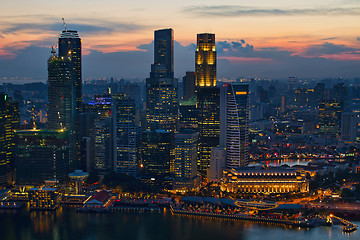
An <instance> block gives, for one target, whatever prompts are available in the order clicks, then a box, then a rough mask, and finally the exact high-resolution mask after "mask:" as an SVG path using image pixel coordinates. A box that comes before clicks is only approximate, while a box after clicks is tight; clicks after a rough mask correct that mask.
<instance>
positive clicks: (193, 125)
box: [179, 96, 198, 131]
mask: <svg viewBox="0 0 360 240" xmlns="http://www.w3.org/2000/svg"><path fill="white" fill-rule="evenodd" d="M179 110H180V119H179V129H180V131H182V130H185V129H191V130H194V131H198V119H197V109H196V96H193V97H192V98H190V99H188V100H183V101H180V104H179Z"/></svg>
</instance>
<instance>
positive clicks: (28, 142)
mask: <svg viewBox="0 0 360 240" xmlns="http://www.w3.org/2000/svg"><path fill="white" fill-rule="evenodd" d="M15 142H16V145H15V167H16V184H17V185H39V184H43V183H44V181H45V180H48V179H56V180H59V181H60V182H64V181H65V180H66V179H67V173H68V158H69V134H68V132H67V131H64V130H21V131H16V132H15Z"/></svg>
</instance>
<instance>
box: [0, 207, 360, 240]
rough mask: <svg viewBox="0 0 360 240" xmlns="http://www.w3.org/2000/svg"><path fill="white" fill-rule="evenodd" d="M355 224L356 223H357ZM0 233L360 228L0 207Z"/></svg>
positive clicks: (204, 234) (81, 235) (182, 239)
mask: <svg viewBox="0 0 360 240" xmlns="http://www.w3.org/2000/svg"><path fill="white" fill-rule="evenodd" d="M358 225H359V223H358ZM0 229H1V231H0V239H1V240H3V239H4V240H12V239H21V240H23V239H25V240H41V239H46V240H50V239H53V240H67V239H76V240H102V239H104V240H105V239H124V240H131V239H136V240H153V239H154V240H199V239H206V240H215V239H219V240H227V239H229V240H230V239H231V240H264V239H265V240H272V239H276V240H281V239H290V240H303V239H306V240H324V239H335V240H336V239H360V233H359V232H354V233H352V234H350V235H348V234H343V233H342V231H341V226H334V227H317V228H313V229H299V228H295V227H291V228H289V227H286V226H284V225H277V224H263V223H254V222H247V221H236V220H225V219H216V218H204V217H195V216H192V217H188V216H178V215H177V216H175V215H171V214H170V213H169V212H168V211H167V212H164V213H160V214H159V213H142V214H138V213H122V212H116V213H108V214H90V213H76V212H75V209H71V208H59V209H58V210H56V211H54V212H44V211H32V212H28V211H27V210H25V209H23V210H20V211H17V212H15V211H0Z"/></svg>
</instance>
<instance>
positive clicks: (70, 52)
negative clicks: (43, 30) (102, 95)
mask: <svg viewBox="0 0 360 240" xmlns="http://www.w3.org/2000/svg"><path fill="white" fill-rule="evenodd" d="M59 57H60V58H61V57H63V58H70V59H71V62H72V70H73V75H74V79H73V80H74V84H75V99H76V103H75V106H76V112H77V113H81V109H82V72H81V39H80V37H79V34H78V32H77V31H74V30H64V31H62V33H61V35H60V37H59Z"/></svg>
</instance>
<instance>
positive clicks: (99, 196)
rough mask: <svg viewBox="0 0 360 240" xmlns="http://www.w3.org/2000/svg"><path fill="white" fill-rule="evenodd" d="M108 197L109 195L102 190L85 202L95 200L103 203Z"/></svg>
mask: <svg viewBox="0 0 360 240" xmlns="http://www.w3.org/2000/svg"><path fill="white" fill-rule="evenodd" d="M109 195H110V193H109V192H108V191H106V190H102V191H100V192H98V193H96V194H95V195H94V196H92V197H91V198H90V199H89V200H87V201H86V202H90V201H92V200H96V201H99V202H104V201H105V200H106V198H108V197H109Z"/></svg>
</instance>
